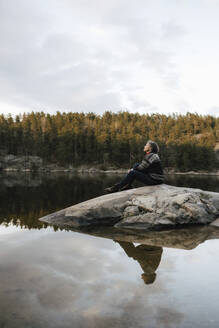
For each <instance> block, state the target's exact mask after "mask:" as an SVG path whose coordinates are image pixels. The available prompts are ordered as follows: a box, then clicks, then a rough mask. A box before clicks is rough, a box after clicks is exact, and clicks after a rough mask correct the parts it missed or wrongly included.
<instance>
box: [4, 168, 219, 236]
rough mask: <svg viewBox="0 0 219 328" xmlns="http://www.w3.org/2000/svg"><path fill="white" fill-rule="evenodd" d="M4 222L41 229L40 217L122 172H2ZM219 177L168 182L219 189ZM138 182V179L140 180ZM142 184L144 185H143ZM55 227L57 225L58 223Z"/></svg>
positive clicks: (95, 191)
mask: <svg viewBox="0 0 219 328" xmlns="http://www.w3.org/2000/svg"><path fill="white" fill-rule="evenodd" d="M0 180H1V181H0V182H1V183H0V208H1V211H0V223H4V224H8V223H12V224H14V225H18V226H21V227H23V228H29V229H31V228H34V229H41V228H43V227H46V226H47V224H46V223H43V222H40V221H39V220H38V218H40V217H43V216H45V215H47V214H49V213H52V212H55V211H58V210H60V209H63V208H66V207H68V206H71V205H74V204H77V203H80V202H82V201H85V200H87V199H91V198H93V197H97V196H100V195H102V194H103V190H104V188H105V187H106V186H107V185H113V184H114V183H115V182H116V181H117V180H118V174H110V175H107V174H86V173H84V174H75V173H59V174H58V173H50V174H44V175H43V174H32V173H26V174H24V173H20V172H19V173H18V172H17V173H7V174H6V173H1V174H0ZM218 182H219V177H214V176H185V175H183V176H181V175H175V176H174V175H167V176H166V181H165V183H167V184H172V185H177V186H187V187H194V188H201V189H204V190H212V191H219V183H218ZM136 186H138V183H136ZM141 186H142V185H141ZM54 230H56V228H55V227H54Z"/></svg>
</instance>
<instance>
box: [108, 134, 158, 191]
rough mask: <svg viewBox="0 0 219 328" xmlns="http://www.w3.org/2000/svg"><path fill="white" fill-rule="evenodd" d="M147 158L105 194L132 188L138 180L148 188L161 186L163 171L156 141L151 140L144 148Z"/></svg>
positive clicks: (135, 165)
mask: <svg viewBox="0 0 219 328" xmlns="http://www.w3.org/2000/svg"><path fill="white" fill-rule="evenodd" d="M144 151H145V153H146V154H145V156H144V158H143V160H142V162H141V163H140V164H139V163H136V164H134V166H133V168H132V169H131V170H130V171H129V173H128V174H127V175H126V177H125V178H124V179H122V181H120V183H117V184H115V185H114V186H112V187H109V188H106V189H105V192H108V193H112V192H117V191H123V190H127V189H131V188H132V182H133V181H134V180H138V181H140V182H143V183H144V184H145V185H147V186H152V185H157V184H161V183H163V181H164V175H163V169H162V166H161V161H160V157H159V155H158V152H159V147H158V144H157V143H156V142H154V141H151V140H149V141H148V142H147V143H146V145H145V146H144Z"/></svg>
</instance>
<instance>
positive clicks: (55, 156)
mask: <svg viewBox="0 0 219 328" xmlns="http://www.w3.org/2000/svg"><path fill="white" fill-rule="evenodd" d="M148 139H151V140H154V141H156V142H158V144H159V146H160V157H161V159H162V163H163V166H164V168H167V169H175V170H180V171H189V170H193V171H195V170H215V169H218V168H219V162H218V160H217V156H216V155H217V154H216V152H215V151H214V148H215V145H217V143H219V118H217V117H214V116H210V115H206V116H205V115H204V116H203V115H199V114H196V113H195V114H192V113H187V114H186V115H180V114H171V115H164V114H138V113H129V112H126V111H124V112H123V111H121V112H118V113H112V112H110V111H106V112H105V113H104V114H103V115H97V114H94V113H87V114H85V113H77V112H76V113H75V112H68V113H65V112H64V113H61V112H56V114H54V115H51V114H46V113H44V112H31V113H26V114H22V115H17V116H15V117H12V116H11V115H3V114H2V115H0V155H2V156H3V155H7V154H13V155H17V156H20V155H25V156H29V155H36V156H40V157H41V158H42V159H43V162H44V163H57V164H58V165H62V166H65V167H66V166H71V167H78V166H81V165H87V166H93V167H95V166H96V167H100V168H102V169H104V168H109V167H115V168H128V167H131V166H132V165H133V163H135V162H139V161H141V159H142V157H143V155H144V153H143V146H144V145H145V143H146V142H147V140H148Z"/></svg>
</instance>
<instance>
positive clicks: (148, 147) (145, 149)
mask: <svg viewBox="0 0 219 328" xmlns="http://www.w3.org/2000/svg"><path fill="white" fill-rule="evenodd" d="M144 151H145V152H146V153H147V152H150V151H151V146H150V144H149V143H146V145H145V146H144Z"/></svg>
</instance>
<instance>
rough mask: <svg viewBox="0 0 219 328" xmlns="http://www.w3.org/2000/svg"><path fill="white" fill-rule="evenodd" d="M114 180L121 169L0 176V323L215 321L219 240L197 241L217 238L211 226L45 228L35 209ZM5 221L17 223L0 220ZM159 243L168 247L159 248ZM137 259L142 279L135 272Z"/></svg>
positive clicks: (91, 193) (180, 326)
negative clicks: (159, 229) (97, 172)
mask: <svg viewBox="0 0 219 328" xmlns="http://www.w3.org/2000/svg"><path fill="white" fill-rule="evenodd" d="M15 177H16V179H15ZM180 178H181V177H180ZM183 179H184V177H183ZM117 180H118V175H114V176H112V177H109V176H106V175H93V176H91V175H87V174H86V175H85V174H83V175H73V174H72V175H70V174H62V175H48V176H44V177H42V176H35V177H32V176H31V175H25V176H23V175H21V174H20V173H19V174H16V175H14V176H13V175H4V177H3V176H2V180H1V184H0V207H1V211H0V219H1V222H2V223H3V224H2V225H1V226H0V234H1V235H0V237H1V238H0V259H1V266H0V274H1V279H0V327H1V328H15V327H16V328H27V327H28V328H29V327H31V328H45V327H46V328H60V327H62V328H70V327H80V328H88V327H89V328H94V327H95V328H103V327H107V328H121V327H129V328H143V327H150V328H157V327H162V328H170V327H171V328H186V327H187V328H188V327H199V328H206V327H210V328H216V327H218V326H219V313H218V290H217V284H218V271H219V261H218V256H217V255H218V252H219V243H218V241H217V240H211V241H207V242H205V243H203V241H205V240H206V239H209V237H210V238H218V232H217V231H214V230H212V229H210V227H208V228H207V227H203V229H198V228H196V229H195V230H191V229H190V230H189V231H188V230H185V231H180V233H179V232H178V233H177V232H176V231H175V232H174V231H172V232H168V233H167V232H166V233H160V232H151V233H147V235H145V234H144V233H141V234H140V235H139V234H136V233H135V232H131V231H129V232H128V233H127V232H125V233H124V232H122V231H119V230H118V229H111V228H110V229H107V231H102V230H101V229H100V230H98V231H90V232H87V233H86V232H85V233H84V234H82V233H78V232H72V231H70V232H67V231H57V232H54V230H53V228H51V227H47V228H46V229H42V227H43V224H42V223H41V222H39V221H38V218H39V217H41V216H43V215H46V214H47V213H50V212H52V211H56V210H59V209H61V208H64V207H67V206H70V205H73V204H75V203H78V202H81V201H84V200H86V199H88V198H92V197H95V196H98V195H101V194H102V192H103V189H104V187H105V186H106V185H109V184H113V183H114V181H117ZM203 181H204V182H203V183H205V181H207V180H206V179H204V180H203ZM191 182H192V179H190V183H191ZM166 183H169V182H168V181H166ZM174 183H175V182H174V181H172V182H171V184H174ZM177 183H178V182H177ZM210 183H212V186H211V187H212V188H210V186H209V184H210ZM216 185H219V184H218V182H217V181H216V179H215V178H213V177H212V178H211V177H208V181H207V184H206V186H205V187H203V186H202V185H196V186H195V185H191V184H190V186H191V187H200V188H203V189H209V190H210V189H211V190H215V191H216V189H213V188H214V187H215V188H216ZM217 188H218V187H217ZM12 219H13V221H12V222H11V220H12ZM9 222H11V223H12V224H14V225H16V224H17V225H18V227H16V226H12V225H11V224H9V227H8V228H6V227H5V225H6V224H7V223H9ZM45 226H46V225H45ZM24 227H27V228H28V229H30V228H31V230H28V229H23V228H24ZM21 228H22V229H21ZM39 229H41V230H39ZM88 234H90V235H88ZM95 236H99V237H100V238H96V237H95ZM110 239H113V240H116V241H117V243H113V242H112V240H110ZM118 240H119V242H118ZM135 242H136V243H138V244H141V245H139V246H137V247H135V246H134V244H133V243H135ZM200 243H201V244H200ZM144 244H146V245H147V246H146V245H144ZM149 245H150V246H149ZM197 245H199V246H198V247H197ZM154 246H157V247H154ZM162 246H165V247H170V248H165V251H164V252H163V253H162ZM120 247H122V249H123V250H124V251H125V253H126V254H127V255H128V257H131V259H134V260H135V261H133V260H131V261H130V260H129V259H128V257H127V256H126V255H125V254H123V253H122V252H121V251H120ZM173 247H175V248H184V249H192V248H194V249H192V250H190V251H189V252H188V251H187V250H179V249H174V248H173ZM121 253H122V254H121ZM161 256H162V261H161ZM139 265H140V267H141V268H142V270H143V273H142V278H143V279H144V281H145V283H146V284H147V286H144V287H145V288H142V284H143V282H142V281H141V279H139V277H140V276H139V273H137V274H136V270H139V269H140V267H139ZM158 266H159V275H158V276H157V277H156V270H157V268H158ZM140 271H141V269H140ZM155 277H156V281H155ZM206 277H208V279H207V280H206ZM154 281H155V282H154ZM152 282H154V283H152ZM149 283H150V285H148V284H149Z"/></svg>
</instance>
